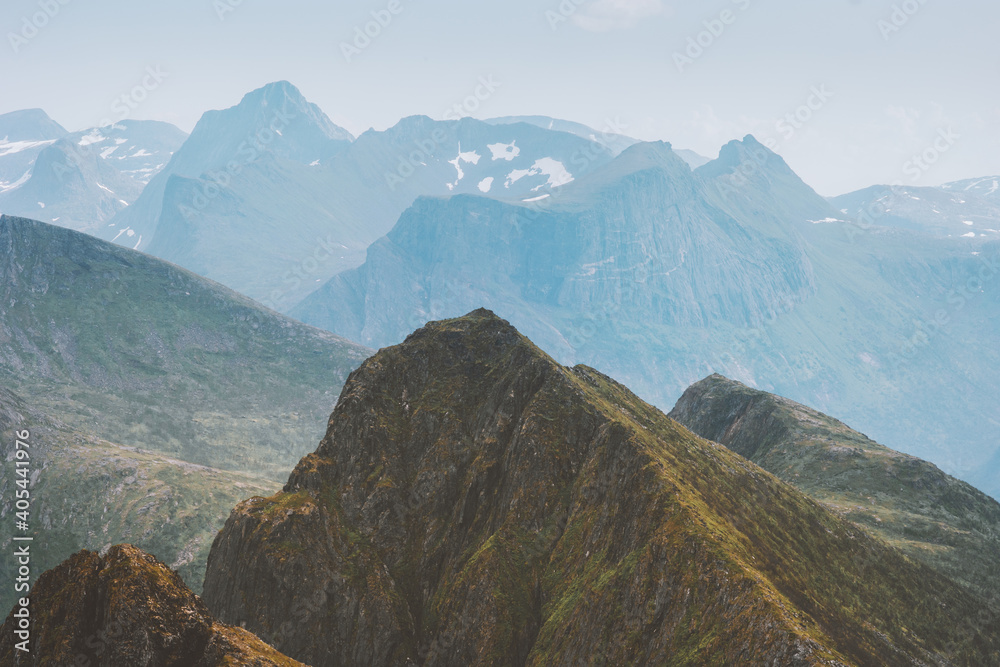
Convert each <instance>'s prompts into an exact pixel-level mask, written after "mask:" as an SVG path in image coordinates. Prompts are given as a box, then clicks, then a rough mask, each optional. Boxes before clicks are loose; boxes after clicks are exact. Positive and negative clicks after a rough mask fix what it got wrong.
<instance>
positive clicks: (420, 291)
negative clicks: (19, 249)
mask: <svg viewBox="0 0 1000 667" xmlns="http://www.w3.org/2000/svg"><path fill="white" fill-rule="evenodd" d="M11 116H13V119H14V120H15V121H17V123H20V124H21V125H23V126H24V128H23V129H19V130H18V132H19V133H20V134H11V137H14V138H17V139H18V140H23V141H27V142H29V143H30V142H32V141H51V139H39V137H49V136H52V135H53V133H56V134H58V132H59V130H61V128H58V126H56V125H55V124H54V123H52V122H51V121H50V120H48V119H47V117H45V116H44V114H41V115H40V112H18V114H13V115H11ZM9 124H10V125H11V126H13V125H14V124H16V123H14V122H13V121H12V122H11V123H9ZM56 128H58V129H56ZM116 141H117V139H116ZM47 148H49V149H52V150H53V151H55V150H57V149H58V147H57V146H54V145H52V146H48V147H47ZM108 148H110V146H109V147H108ZM44 149H46V147H44V146H43V147H41V148H38V147H33V148H31V149H30V150H29V149H28V148H24V149H23V150H20V151H19V152H16V153H11V155H10V157H11V159H14V158H16V159H18V160H22V161H23V160H24V156H27V155H30V154H31V151H40V150H44ZM622 151H623V152H622ZM140 152H141V151H140ZM131 154H132V153H129V155H131ZM19 156H21V157H19ZM91 157H92V158H93V159H92V160H91V162H93V163H94V164H92V165H91V167H92V168H90V167H88V169H89V171H87V173H86V174H84V175H83V176H82V177H81V179H80V182H82V183H90V185H89V186H88V188H89V191H97V192H99V193H102V195H101V196H104V197H105V199H104V200H101V201H98V202H97V203H93V202H92V204H91V208H93V209H94V210H98V209H100V211H103V212H100V211H99V212H98V213H95V214H93V215H94V219H98V218H102V217H104V216H105V215H106V212H107V211H108V210H112V209H114V208H115V207H116V206H123V205H122V204H121V203H120V202H118V203H117V204H116V203H115V201H116V200H114V197H115V196H116V195H111V194H109V193H108V192H106V191H105V188H106V189H107V190H113V191H114V190H116V187H117V188H118V189H122V190H126V189H128V188H127V187H126V186H125V185H120V186H115V187H112V186H109V185H108V184H107V183H105V182H104V181H98V180H97V179H98V177H99V174H100V171H99V169H100V167H101V166H102V165H104V164H107V163H108V162H114V159H108V160H104V159H100V158H97V157H93V156H91ZM111 157H112V158H113V157H114V155H112V156H111ZM678 158H679V159H678ZM0 160H2V158H0ZM668 163H669V164H668ZM684 163H686V165H685V164H684ZM779 163H780V164H779ZM0 164H2V163H0ZM88 164H89V163H88ZM43 165H44V162H43ZM20 166H23V165H20ZM20 166H18V168H17V169H13V171H12V172H11V173H12V174H13V173H14V172H16V173H17V174H23V172H20V171H18V169H20ZM691 168H693V169H694V171H693V172H691ZM83 171H86V170H83ZM39 172H40V173H39V177H38V181H37V182H38V185H39V186H41V184H42V183H43V182H44V179H43V178H42V172H44V170H39ZM5 178H6V177H5ZM10 178H11V179H15V180H16V179H17V178H19V176H17V175H16V174H15V175H12V176H10ZM104 178H106V179H107V178H109V177H107V176H105V177H104ZM571 179H572V180H571ZM995 180H996V179H994V178H992V177H987V178H980V179H970V180H968V181H963V182H957V183H953V184H947V185H945V186H941V187H938V188H899V187H896V188H883V187H881V186H876V187H873V188H869V189H867V190H864V191H859V192H858V193H851V194H848V195H843V196H842V197H838V198H834V199H832V200H831V201H830V202H827V201H824V200H823V199H822V198H820V197H818V196H817V195H816V194H815V192H813V191H812V190H811V189H810V188H808V186H806V185H805V184H803V183H802V182H801V181H800V180H799V179H798V177H797V176H796V175H795V174H794V173H793V172H791V170H790V169H788V168H787V166H786V165H784V163H783V162H781V161H780V159H779V160H777V161H775V159H773V156H771V155H770V154H769V152H768V151H766V149H764V148H763V147H760V146H759V144H757V142H756V141H753V140H752V139H748V140H745V141H743V142H735V143H733V144H730V145H728V146H726V147H724V148H723V150H722V151H721V152H720V156H719V158H717V159H716V160H708V158H704V157H702V156H697V155H695V154H691V153H689V152H685V151H674V150H673V149H672V148H668V149H667V150H663V147H662V146H660V147H657V144H655V143H641V142H636V141H635V140H634V139H631V138H629V137H627V136H625V134H623V133H622V131H621V130H620V129H619V128H618V127H617V125H616V123H615V122H613V121H609V123H608V127H606V128H604V131H598V130H593V129H591V128H587V127H585V126H582V125H580V124H577V123H571V122H567V121H561V120H558V119H552V118H546V117H542V116H519V117H507V118H498V119H492V120H490V121H486V122H482V121H477V120H474V119H471V118H465V119H462V120H460V121H432V120H430V119H427V118H423V117H411V118H406V119H404V120H402V121H400V122H399V123H398V124H397V125H396V126H394V127H392V128H390V129H389V130H386V131H384V132H378V131H368V132H366V133H364V134H362V136H360V137H358V138H357V139H354V138H353V137H352V136H351V135H350V134H349V133H347V132H346V131H344V130H342V129H341V128H338V127H337V126H336V125H334V124H333V123H332V122H330V121H329V119H328V117H327V116H326V115H325V114H324V113H323V112H322V111H321V110H320V109H318V108H317V107H315V105H312V104H310V103H309V102H308V101H306V100H305V99H304V98H303V97H302V96H301V94H300V93H299V92H298V91H297V90H296V89H295V87H294V86H292V85H291V84H289V83H287V82H277V83H274V84H269V85H268V86H265V87H264V88H261V89H259V90H256V91H253V92H251V93H249V94H247V95H246V96H245V97H244V99H243V100H242V101H241V102H240V103H239V104H238V105H236V106H235V107H232V108H230V109H226V110H222V111H212V112H208V113H206V114H205V116H204V117H203V119H202V121H201V122H200V123H199V125H198V127H197V128H196V129H195V131H194V132H193V133H192V136H191V137H189V138H188V139H187V141H185V142H184V145H183V146H182V147H181V148H180V149H178V150H177V151H176V154H175V155H173V156H172V157H171V159H170V160H169V161H168V163H167V164H166V166H164V167H163V171H162V172H160V173H158V174H157V175H156V176H154V177H153V178H152V179H151V180H150V182H149V185H148V187H145V189H144V190H143V192H142V194H141V195H140V196H139V198H138V199H137V200H136V201H135V202H134V203H133V204H132V205H130V206H128V207H127V208H123V209H122V210H121V211H119V212H118V213H116V214H115V216H114V218H113V219H111V220H104V221H103V222H102V223H101V224H103V225H104V226H103V231H100V230H99V231H97V232H96V233H98V234H99V235H100V236H102V237H103V238H105V239H107V240H114V241H115V242H116V243H119V244H122V245H126V246H128V247H133V248H134V247H139V248H140V249H145V250H148V251H149V252H151V253H153V254H155V255H157V256H159V257H161V258H164V259H167V260H169V261H171V262H174V263H177V264H179V265H181V266H184V267H186V268H188V269H191V270H193V271H195V272H196V273H199V274H202V275H206V276H208V277H211V278H213V279H216V280H219V281H220V282H222V283H224V284H226V285H228V286H230V287H232V288H234V289H236V290H237V291H240V292H242V293H244V294H247V295H249V296H251V297H253V298H255V299H258V300H260V301H262V302H263V303H264V304H265V305H267V306H269V307H272V308H276V309H278V310H281V311H283V312H290V313H292V314H294V315H295V316H296V317H298V318H299V319H302V320H304V321H307V322H308V323H311V324H314V325H317V326H321V327H323V328H326V329H328V330H331V331H334V332H336V333H339V334H341V335H344V336H346V337H349V338H352V339H355V340H359V341H360V342H362V343H364V344H367V345H384V344H388V343H392V342H398V341H399V340H401V336H403V335H405V333H406V332H408V331H410V330H412V329H413V328H414V327H416V326H419V325H420V324H421V323H422V322H423V321H426V319H429V318H433V317H444V316H449V315H458V314H460V313H462V312H465V311H466V310H468V309H471V308H474V307H477V306H479V305H483V304H486V305H490V306H491V307H493V308H495V309H496V310H497V311H498V312H501V313H503V314H504V315H506V316H507V317H509V318H510V319H511V320H512V321H514V322H515V323H517V324H518V325H519V326H520V327H522V328H523V329H524V330H525V331H526V332H528V333H530V334H531V335H532V336H533V337H535V338H536V339H538V340H539V341H541V342H542V343H543V344H545V345H546V346H547V348H548V349H551V350H552V352H553V353H554V354H555V355H556V356H557V357H558V358H559V359H560V360H564V361H573V360H585V361H587V362H588V363H592V364H594V365H595V366H597V367H599V368H601V369H602V370H605V371H608V372H614V373H616V374H618V375H619V376H620V377H623V378H624V379H626V380H628V381H629V383H630V384H631V385H632V386H633V387H635V388H636V390H638V391H640V393H642V395H643V396H645V397H647V398H649V399H651V400H653V401H655V402H656V403H657V404H658V405H660V406H663V407H667V406H669V405H671V404H672V403H673V401H674V400H675V399H676V398H677V397H678V396H679V395H680V393H681V392H682V391H683V390H684V389H685V388H686V387H687V386H688V385H689V384H690V383H691V382H693V381H695V380H697V379H698V378H699V377H702V376H703V375H705V374H706V373H708V372H711V371H715V370H718V371H720V372H724V373H726V374H728V375H731V376H733V377H737V378H739V379H741V380H743V381H746V382H748V383H750V384H754V385H757V386H760V387H762V388H767V389H771V390H775V391H779V392H782V393H784V394H786V395H789V396H791V397H793V398H795V399H798V400H801V401H805V402H807V403H810V404H813V405H817V406H819V407H821V408H823V409H827V410H830V411H831V412H835V413H837V414H838V415H841V416H844V417H845V418H849V419H850V420H851V421H852V423H855V424H857V425H859V426H860V427H862V428H863V429H864V430H865V432H867V433H869V434H871V435H873V436H875V437H877V438H878V439H879V440H880V441H883V442H886V443H889V444H891V445H893V446H895V447H898V448H901V449H904V450H906V451H909V452H911V453H915V454H920V455H921V456H924V457H925V458H929V459H931V460H934V461H936V462H937V463H939V464H940V465H942V466H943V467H944V468H945V469H947V470H948V471H950V472H954V473H955V474H958V475H960V476H961V477H963V478H964V479H967V480H969V481H972V482H974V483H976V484H978V485H979V486H980V488H984V489H986V490H988V491H989V492H991V493H993V494H997V493H1000V487H998V486H997V485H998V484H1000V482H998V481H997V479H998V471H1000V447H998V445H997V443H998V442H1000V424H998V420H997V412H996V406H995V404H994V403H995V402H994V401H993V399H992V398H991V397H992V396H993V395H995V391H996V389H997V381H996V379H995V378H996V377H997V376H998V375H997V373H996V371H997V370H998V369H997V368H996V364H997V360H996V352H995V350H996V346H995V345H993V344H992V341H993V338H994V335H995V332H996V330H997V326H996V290H994V289H989V285H990V284H991V280H992V278H993V276H995V274H996V270H995V268H994V264H995V260H994V259H993V258H994V256H995V253H996V245H991V243H990V242H991V241H993V240H994V239H995V237H996V236H997V234H996V232H995V231H994V230H997V229H1000V226H998V225H1000V223H997V222H995V220H996V219H997V215H998V212H997V211H998V209H997V208H996V207H997V203H996V202H997V190H996V189H994V187H993V186H994V182H995ZM647 181H648V183H647ZM10 182H13V181H10ZM94 183H99V184H100V186H104V188H101V187H98V185H94ZM26 187H27V183H25V184H22V185H21V186H20V187H18V188H14V189H12V190H9V191H8V192H7V193H6V195H7V196H10V197H14V196H17V197H21V198H22V199H26V204H25V205H26V206H28V207H29V208H30V206H31V205H36V206H37V203H35V204H31V202H30V201H27V200H32V199H35V198H36V196H35V195H34V194H31V193H32V192H33V191H32V190H31V189H30V188H29V189H27V190H25V189H24V188H26ZM22 190H23V193H22V194H20V195H19V194H18V192H19V191H22ZM29 195H30V196H29ZM0 196H2V195H0ZM422 197H431V199H422ZM526 200H534V201H526ZM94 201H96V200H94ZM681 202H687V203H685V204H683V205H682V204H681ZM101 207H104V208H101ZM108 207H110V208H108ZM0 208H2V207H0ZM886 208H888V209H890V210H889V211H885V209H886ZM844 210H846V211H847V212H846V213H845V212H844ZM483 216H487V217H488V218H489V220H488V221H487V224H486V225H485V226H484V225H482V224H480V223H479V222H478V221H479V220H482V219H484V218H483ZM496 216H500V217H503V216H514V219H515V222H516V233H514V234H513V235H510V234H508V233H507V232H505V231H501V230H502V229H504V226H503V225H499V226H498V224H497V219H496ZM36 217H40V216H36ZM54 217H55V216H54ZM62 222H63V221H61V220H60V221H57V224H61V223H62ZM814 223H815V224H814ZM969 223H972V224H969ZM446 230H447V231H446ZM966 230H968V231H966ZM616 234H617V240H616V239H615V237H614V236H613V235H616ZM949 236H950V237H951V238H950V239H949V238H948V237H949ZM640 237H641V239H642V240H637V239H639V238H640ZM930 237H938V238H930ZM581 244H582V245H581ZM622 244H624V245H622ZM366 257H367V263H366V264H364V266H361V264H362V263H363V262H365V259H366ZM473 258H474V259H473ZM553 261H554V263H553ZM516 266H520V267H521V268H522V269H523V270H522V272H521V273H520V274H516V275H515V274H513V273H511V271H512V270H513V269H514V267H516ZM877 266H878V267H881V268H877ZM352 267H354V268H356V269H357V270H356V271H355V270H352ZM525 267H527V268H525ZM647 272H648V273H649V275H648V276H647ZM466 274H469V275H468V276H466ZM366 276H367V277H366ZM467 278H468V279H467ZM973 283H975V284H973ZM939 318H943V319H942V321H940V322H939ZM862 331H864V333H861V332H862ZM637 351H638V352H637ZM938 385H943V386H944V389H943V391H941V392H938V390H937V387H938ZM939 394H940V395H939Z"/></svg>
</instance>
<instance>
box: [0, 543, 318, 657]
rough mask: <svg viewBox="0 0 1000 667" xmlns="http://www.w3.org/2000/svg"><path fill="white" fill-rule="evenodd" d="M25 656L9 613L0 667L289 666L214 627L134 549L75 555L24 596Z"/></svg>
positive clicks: (191, 598) (245, 637)
mask: <svg viewBox="0 0 1000 667" xmlns="http://www.w3.org/2000/svg"><path fill="white" fill-rule="evenodd" d="M30 611H31V615H32V616H31V620H32V626H31V639H30V643H29V646H28V649H29V651H28V652H24V651H20V650H18V649H17V648H16V647H15V644H16V642H17V641H18V640H17V638H16V637H15V635H14V629H15V627H16V625H17V619H15V618H14V616H13V613H14V612H11V615H9V616H8V617H7V620H6V621H5V623H4V624H3V627H2V628H0V661H2V662H3V664H4V665H11V666H12V667H27V666H29V665H31V666H35V665H95V666H96V665H100V666H108V667H122V666H124V665H163V666H164V667H166V666H175V667H182V666H183V667H210V666H211V667H214V666H216V665H247V666H253V667H294V666H295V665H301V663H299V662H296V661H295V660H291V659H289V658H287V657H286V656H283V655H281V654H280V653H278V652H277V651H275V650H274V649H272V648H271V647H270V646H268V645H266V644H265V643H264V642H262V641H260V639H258V638H257V637H255V636H253V635H252V634H250V633H249V632H247V631H246V630H243V629H241V628H233V627H230V626H227V625H224V624H222V623H219V622H217V621H215V620H214V619H213V618H212V616H211V614H209V612H208V609H207V608H206V607H205V605H204V603H202V601H201V600H200V599H199V598H198V597H197V596H196V595H194V594H193V593H191V591H189V590H188V589H187V588H186V587H185V586H184V583H183V582H182V581H181V579H180V577H179V576H178V575H177V574H176V573H174V572H171V571H170V570H169V569H167V567H166V566H165V565H163V563H160V562H159V561H157V560H156V559H155V558H153V557H152V556H150V555H148V554H146V553H143V552H142V551H140V550H138V549H136V548H135V547H132V546H129V545H121V546H116V547H112V548H111V549H110V551H109V552H108V554H107V555H106V556H103V557H102V556H99V555H98V554H96V553H93V552H90V551H81V552H79V553H77V554H76V555H74V556H73V557H71V558H70V559H69V560H67V561H66V562H64V563H63V564H62V565H60V566H59V567H57V568H55V569H52V570H49V571H48V572H46V573H45V574H44V575H42V577H41V578H40V579H39V581H38V583H37V584H36V585H35V587H34V588H33V589H32V591H31V605H30Z"/></svg>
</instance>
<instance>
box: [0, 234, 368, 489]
mask: <svg viewBox="0 0 1000 667" xmlns="http://www.w3.org/2000/svg"><path fill="white" fill-rule="evenodd" d="M0 277H2V282H0V379H2V380H3V382H4V383H6V385H7V386H8V387H10V388H11V389H12V390H14V391H16V392H17V393H18V394H19V395H21V396H22V397H23V398H24V399H25V400H26V401H27V402H28V403H29V404H30V405H31V406H32V407H33V408H35V409H37V410H38V411H39V412H41V413H43V414H47V415H52V416H56V417H58V419H59V420H61V421H62V422H64V423H66V424H67V425H68V426H69V427H71V428H73V429H74V430H79V431H81V432H84V433H88V434H93V435H95V436H96V437H99V438H102V439H105V440H108V441H110V442H114V443H117V444H121V445H125V446H132V447H139V448H142V449H147V450H153V451H156V452H159V453H163V454H167V455H169V456H172V457H176V458H179V459H182V460H183V461H186V462H188V463H195V464H199V465H205V466H211V467H217V468H223V469H226V470H236V471H245V472H250V473H253V474H257V475H264V476H270V477H271V478H280V477H283V476H284V475H285V474H287V470H288V469H289V468H290V467H291V466H292V465H294V462H295V461H297V460H298V459H299V458H300V457H301V455H302V454H303V453H304V452H305V451H306V450H307V449H308V446H309V445H308V444H307V443H309V442H311V441H313V440H314V439H315V436H316V434H317V433H320V432H322V428H323V424H324V423H325V421H326V416H327V415H328V414H329V410H330V408H331V407H332V405H333V404H334V402H335V401H336V396H337V392H338V391H339V390H340V387H341V386H342V384H343V381H344V378H346V376H347V373H348V372H349V371H350V370H351V369H352V368H354V367H355V366H356V365H357V364H358V363H359V362H360V361H361V360H362V359H363V358H365V357H366V356H367V354H368V351H367V350H365V349H364V348H361V347H359V346H357V345H353V344H351V343H349V342H347V341H344V340H343V339H340V338H338V337H336V336H333V335H331V334H328V333H325V332H322V331H319V330H317V329H313V328H310V327H307V326H304V325H301V324H299V323H298V322H295V321H293V320H290V319H288V318H285V317H282V316H280V315H278V314H277V313H274V312H272V311H269V310H266V309H264V308H262V307H261V306H259V305H257V304H255V303H253V302H252V301H250V300H248V299H246V298H245V297H241V296H239V295H237V294H235V293H234V292H231V291H230V290H228V289H226V288H223V287H221V286H219V285H217V284H215V283H212V282H211V281H208V280H205V279H203V278H200V277H198V276H195V275H194V274H192V273H189V272H187V271H185V270H183V269H180V268H178V267H175V266H173V265H170V264H167V263H165V262H162V261H160V260H156V259H154V258H152V257H149V256H147V255H143V254H141V253H138V252H134V251H130V250H127V249H124V248H121V247H118V246H114V245H111V244H108V243H105V242H102V241H99V240H96V239H93V238H91V237H87V236H84V235H82V234H78V233H75V232H71V231H69V230H64V229H59V228H56V227H52V226H49V225H45V224H43V223H38V222H34V221H29V220H24V219H18V218H10V217H6V216H4V217H0Z"/></svg>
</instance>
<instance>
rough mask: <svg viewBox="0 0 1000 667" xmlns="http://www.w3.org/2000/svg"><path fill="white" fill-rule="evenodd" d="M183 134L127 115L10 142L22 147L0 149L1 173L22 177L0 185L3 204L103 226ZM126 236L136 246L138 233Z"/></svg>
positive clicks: (81, 226)
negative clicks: (104, 124)
mask: <svg viewBox="0 0 1000 667" xmlns="http://www.w3.org/2000/svg"><path fill="white" fill-rule="evenodd" d="M0 125H2V123H0ZM185 136H186V135H185V134H184V133H183V132H181V131H180V130H179V129H177V128H176V127H174V126H173V125H170V124H169V123H160V122H156V121H128V122H127V123H119V124H116V125H113V126H109V127H104V128H93V129H90V130H85V131H83V132H77V133H74V134H66V133H65V132H63V133H62V135H61V136H60V137H59V138H58V139H56V140H48V141H34V142H20V143H18V144H11V145H10V147H9V148H8V150H13V148H15V147H17V148H18V150H16V151H13V152H12V153H11V154H10V156H9V157H8V156H7V155H0V174H2V173H4V172H10V177H13V174H15V173H16V174H18V175H19V177H18V180H17V181H16V182H11V183H8V184H7V185H6V186H0V210H2V211H3V212H5V213H7V214H9V215H21V216H27V217H32V218H35V217H44V218H45V219H46V220H48V221H51V222H52V223H54V224H58V225H59V226H61V227H67V228H69V229H75V230H77V231H84V232H94V231H98V230H101V229H102V228H103V227H104V224H105V222H106V221H108V220H110V219H111V218H112V217H114V215H115V214H116V213H118V212H119V211H121V210H123V209H124V208H126V207H127V206H129V205H130V204H131V203H132V202H134V201H135V200H136V198H138V196H139V194H140V193H141V192H142V190H143V187H144V186H145V184H146V183H147V182H148V181H149V179H150V178H151V177H152V176H153V175H154V174H155V173H157V172H158V171H159V169H160V168H162V167H163V165H164V164H165V163H166V162H167V160H169V159H170V155H172V154H173V152H174V151H175V150H177V148H178V147H179V146H180V144H181V143H182V142H183V140H184V137H185ZM3 150H4V146H3V145H0V151H3ZM7 160H14V161H16V164H14V163H13V162H11V163H10V164H8V162H7ZM123 240H127V241H131V243H129V244H128V245H130V246H134V245H136V241H137V240H138V239H136V238H133V237H131V236H129V235H128V234H127V233H126V234H125V237H124V239H123Z"/></svg>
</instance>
